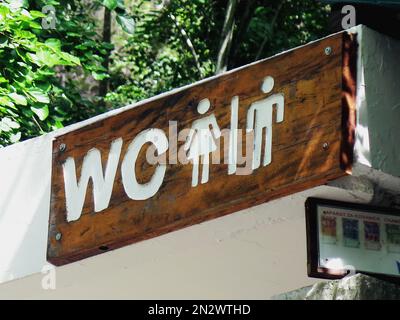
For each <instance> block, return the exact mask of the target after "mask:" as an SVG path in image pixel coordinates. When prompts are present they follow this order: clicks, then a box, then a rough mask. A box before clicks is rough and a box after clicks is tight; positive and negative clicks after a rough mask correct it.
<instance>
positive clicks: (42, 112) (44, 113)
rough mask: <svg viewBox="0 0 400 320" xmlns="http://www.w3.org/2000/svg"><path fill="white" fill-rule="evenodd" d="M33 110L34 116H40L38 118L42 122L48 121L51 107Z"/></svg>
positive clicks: (34, 108) (33, 108)
mask: <svg viewBox="0 0 400 320" xmlns="http://www.w3.org/2000/svg"><path fill="white" fill-rule="evenodd" d="M31 110H32V111H33V113H34V114H36V115H37V116H38V118H39V119H40V120H41V121H44V120H46V118H47V117H48V116H49V107H48V106H43V107H39V108H37V107H31Z"/></svg>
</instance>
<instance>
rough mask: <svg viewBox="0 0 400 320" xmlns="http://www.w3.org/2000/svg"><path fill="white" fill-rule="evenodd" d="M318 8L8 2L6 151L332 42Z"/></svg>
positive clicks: (115, 0) (3, 40)
mask: <svg viewBox="0 0 400 320" xmlns="http://www.w3.org/2000/svg"><path fill="white" fill-rule="evenodd" d="M329 11H330V8H329V6H325V5H323V4H321V3H319V2H317V1H312V0H163V1H162V0H152V1H144V0H125V1H124V0H0V118H1V120H0V146H5V145H8V144H12V143H15V142H17V141H20V140H24V139H27V138H30V137H34V136H37V135H40V134H42V133H45V132H49V131H51V130H54V129H57V128H61V127H63V126H65V125H68V124H71V123H74V122H77V121H81V120H84V119H87V118H89V117H92V116H94V115H97V114H99V113H102V112H105V111H107V110H110V109H114V108H118V107H121V106H124V105H127V104H131V103H134V102H136V101H140V100H143V99H145V98H148V97H151V96H154V95H156V94H159V93H161V92H165V91H168V90H171V89H173V88H177V87H180V86H183V85H186V84H189V83H192V82H195V81H198V80H200V79H203V78H206V77H209V76H212V75H214V74H218V73H221V72H224V71H226V70H229V69H233V68H236V67H239V66H241V65H244V64H247V63H251V62H253V61H256V60H259V59H262V58H265V57H269V56H272V55H274V54H276V53H279V52H281V51H284V50H287V49H290V48H293V47H296V46H298V45H302V44H305V43H307V42H309V41H311V40H314V39H317V38H320V37H322V36H324V35H326V34H327V31H326V26H327V20H328V15H329Z"/></svg>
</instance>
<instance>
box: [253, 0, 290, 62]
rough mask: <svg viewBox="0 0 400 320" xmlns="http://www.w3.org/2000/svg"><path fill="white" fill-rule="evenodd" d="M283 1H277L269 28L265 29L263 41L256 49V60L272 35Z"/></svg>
mask: <svg viewBox="0 0 400 320" xmlns="http://www.w3.org/2000/svg"><path fill="white" fill-rule="evenodd" d="M284 2H285V0H282V1H281V2H280V3H279V6H278V8H277V9H276V11H275V15H274V17H273V18H272V21H271V25H270V28H269V30H268V31H267V33H266V34H265V37H264V40H263V42H262V43H261V46H260V48H259V49H258V52H257V55H256V59H255V60H256V61H257V60H258V59H260V56H261V54H262V52H263V50H264V47H265V45H266V44H267V41H268V39H270V38H271V36H272V34H273V30H274V27H275V24H276V21H277V19H278V16H279V13H280V11H281V10H282V6H283V4H284Z"/></svg>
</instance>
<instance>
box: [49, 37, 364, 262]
mask: <svg viewBox="0 0 400 320" xmlns="http://www.w3.org/2000/svg"><path fill="white" fill-rule="evenodd" d="M355 52H356V50H355V41H354V39H353V36H351V35H349V34H347V33H341V34H337V35H334V36H331V37H329V38H326V39H324V40H321V41H318V42H314V43H311V44H309V45H307V46H304V47H301V48H298V49H295V50H292V51H289V52H286V53H283V54H280V55H277V56H275V57H273V58H270V59H266V60H263V61H260V62H257V63H255V64H252V65H249V66H246V67H243V68H240V69H237V70H234V71H231V72H228V73H226V74H223V75H221V76H218V77H215V78H211V79H208V80H205V81H202V82H200V83H198V84H196V85H193V86H190V87H186V88H182V89H180V90H176V91H174V92H172V93H170V94H165V95H162V96H160V97H158V98H157V97H156V98H155V99H152V100H150V101H148V102H146V103H141V104H138V105H136V106H134V107H132V108H130V109H127V110H125V111H123V112H121V113H119V114H117V115H113V116H110V117H108V118H105V119H103V120H99V121H97V122H94V123H92V124H89V125H87V126H85V127H83V128H81V129H78V130H76V131H72V132H68V133H66V134H64V135H61V136H58V137H57V138H55V140H54V143H53V168H52V186H51V212H50V223H49V235H48V237H49V241H48V251H47V256H48V260H49V261H50V262H52V263H54V264H56V265H62V264H65V263H68V262H71V261H75V260H78V259H81V258H84V257H88V256H91V255H94V254H98V253H101V252H104V251H107V250H111V249H114V248H117V247H120V246H123V245H126V244H130V243H133V242H137V241H140V240H143V239H146V238H150V237H154V236H157V235H160V234H163V233H166V232H169V231H173V230H176V229H179V228H182V227H185V226H189V225H192V224H195V223H199V222H201V221H205V220H207V219H211V218H216V217H219V216H222V215H225V214H228V213H231V212H234V211H237V210H240V209H244V208H247V207H250V206H254V205H256V204H260V203H262V202H265V201H268V200H270V199H274V198H277V197H281V196H284V195H288V194H291V193H294V192H298V191H301V190H304V189H306V188H311V187H314V186H317V185H320V184H323V183H325V182H326V181H328V180H330V179H335V178H338V177H340V176H343V175H345V174H346V172H347V173H348V172H349V170H350V169H351V161H352V154H351V150H352V140H353V136H354V132H353V131H354V123H355V121H354V119H355V118H354V101H355V85H354V78H355V76H354V74H355V73H354V71H355V70H354V68H353V66H354V65H355V59H356V57H355V54H354V53H355ZM150 160H151V161H150Z"/></svg>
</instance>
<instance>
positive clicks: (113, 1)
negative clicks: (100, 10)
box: [103, 0, 118, 11]
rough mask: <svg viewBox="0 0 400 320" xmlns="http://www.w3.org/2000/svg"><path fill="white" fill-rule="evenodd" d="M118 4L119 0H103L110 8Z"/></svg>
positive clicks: (104, 4) (112, 8)
mask: <svg viewBox="0 0 400 320" xmlns="http://www.w3.org/2000/svg"><path fill="white" fill-rule="evenodd" d="M117 5H118V1H117V0H103V6H105V7H106V8H107V9H108V10H110V11H112V10H114V9H115V8H116V7H117Z"/></svg>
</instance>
